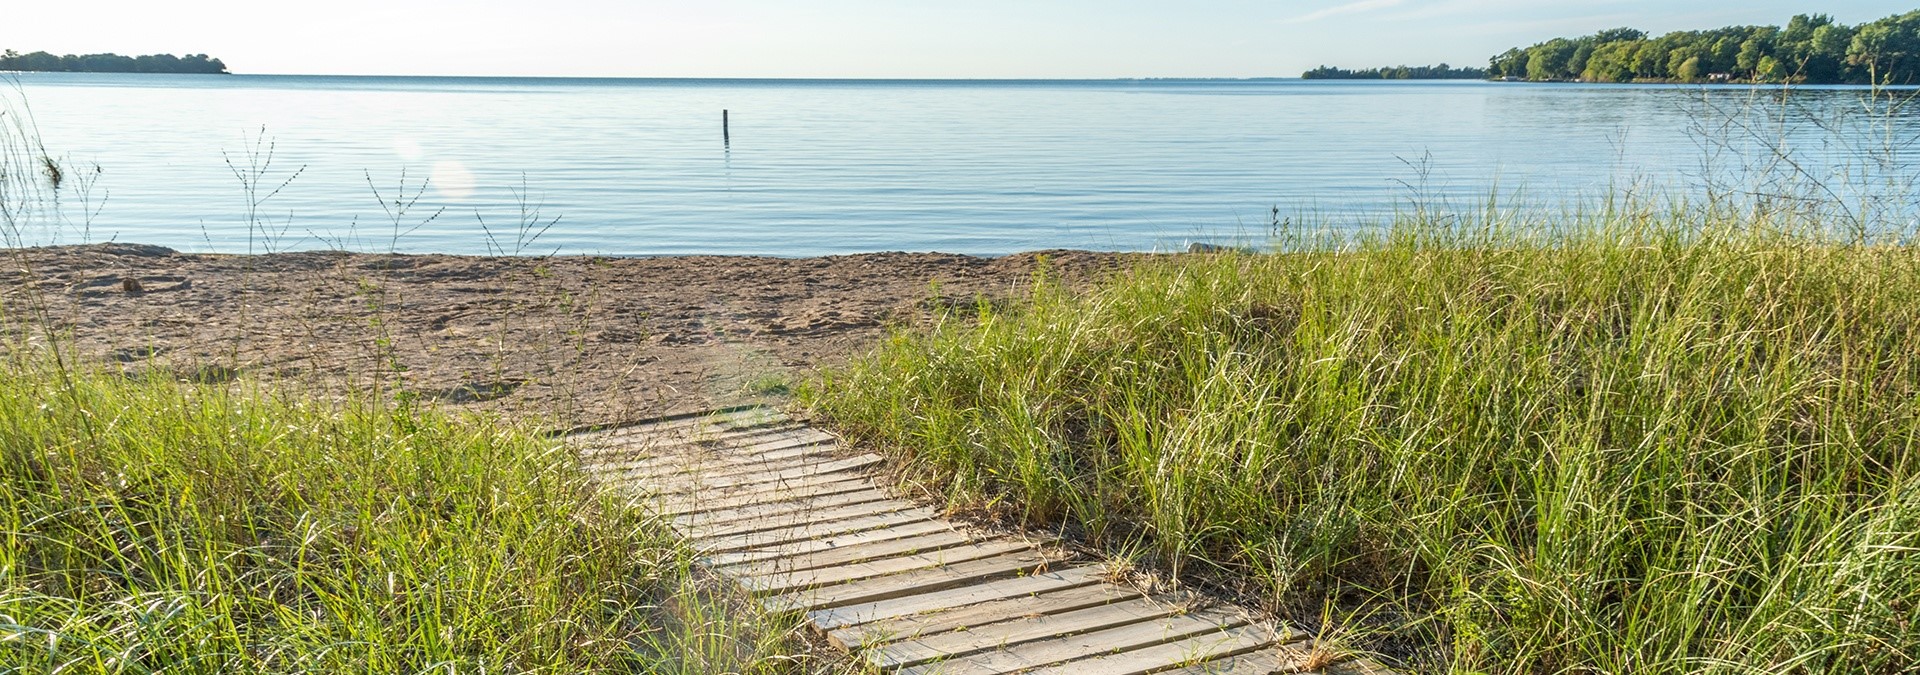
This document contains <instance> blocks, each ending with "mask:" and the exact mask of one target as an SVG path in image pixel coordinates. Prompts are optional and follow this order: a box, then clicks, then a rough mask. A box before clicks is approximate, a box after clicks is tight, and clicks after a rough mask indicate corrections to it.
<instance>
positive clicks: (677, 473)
mask: <svg viewBox="0 0 1920 675" xmlns="http://www.w3.org/2000/svg"><path fill="white" fill-rule="evenodd" d="M836 449H837V448H836V447H835V446H831V445H820V446H804V447H802V448H794V449H790V450H787V451H782V452H781V453H779V454H778V455H777V456H772V457H765V458H761V457H751V458H732V459H731V460H724V459H719V458H716V457H715V456H712V455H706V454H690V455H675V456H668V457H656V458H650V459H648V460H646V461H638V462H627V463H625V464H627V466H609V467H599V468H596V469H595V471H597V472H598V473H599V474H600V475H602V476H604V477H606V478H610V479H619V480H623V481H642V482H648V483H664V482H670V481H680V480H687V479H693V478H706V479H718V478H726V477H730V476H736V475H740V474H745V473H759V472H770V471H783V470H786V469H791V468H795V467H800V466H805V465H808V464H817V463H821V462H828V461H832V460H835V459H838V457H837V456H836V455H835V453H834V450H836ZM702 452H705V451H702Z"/></svg>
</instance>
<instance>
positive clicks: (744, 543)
mask: <svg viewBox="0 0 1920 675" xmlns="http://www.w3.org/2000/svg"><path fill="white" fill-rule="evenodd" d="M939 515H940V514H938V513H934V512H933V510H932V509H925V508H912V509H907V510H905V511H894V512H891V513H881V514H878V515H872V516H862V517H859V518H847V519H843V520H833V521H828V522H824V523H808V524H806V525H801V526H799V527H789V528H783V529H778V530H767V531H765V532H748V533H746V534H735V535H729V536H725V537H714V538H711V539H700V538H695V540H694V544H695V548H698V549H699V550H700V552H701V553H703V554H708V555H712V554H716V553H730V552H734V551H745V550H749V549H760V548H765V547H769V546H778V545H781V544H789V543H794V542H802V541H809V540H816V539H822V538H825V537H832V536H835V535H842V534H853V533H856V532H860V531H861V530H878V529H882V528H887V527H893V526H896V525H905V524H907V523H913V522H919V521H923V520H933V519H934V518H937V517H939Z"/></svg>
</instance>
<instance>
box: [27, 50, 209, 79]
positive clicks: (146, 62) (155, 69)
mask: <svg viewBox="0 0 1920 675" xmlns="http://www.w3.org/2000/svg"><path fill="white" fill-rule="evenodd" d="M0 70H15V71H32V72H43V73H194V74H224V73H226V72H227V64H225V63H221V62H220V59H216V58H211V57H208V56H207V55H206V54H188V55H186V56H174V55H172V54H147V55H144V56H122V55H120V54H81V55H78V56H76V55H73V54H68V55H65V56H56V55H54V54H49V53H47V52H33V53H29V54H21V53H19V52H16V51H14V50H11V49H9V50H6V51H5V52H3V53H0Z"/></svg>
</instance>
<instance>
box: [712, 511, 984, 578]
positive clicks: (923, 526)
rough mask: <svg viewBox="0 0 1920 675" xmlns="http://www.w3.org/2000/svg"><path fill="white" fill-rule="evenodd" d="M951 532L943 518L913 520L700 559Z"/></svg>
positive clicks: (718, 560)
mask: <svg viewBox="0 0 1920 675" xmlns="http://www.w3.org/2000/svg"><path fill="white" fill-rule="evenodd" d="M953 531H954V529H953V526H952V525H949V524H947V523H946V522H945V521H940V520H923V521H920V522H916V523H908V524H906V525H899V526H895V527H887V528H881V529H878V530H868V531H865V532H855V533H853V534H846V535H841V536H837V537H826V538H823V539H814V540H812V541H797V542H793V543H788V544H780V545H778V546H763V547H759V548H754V549H751V550H746V551H734V552H732V553H718V554H713V555H709V556H706V557H705V559H704V560H703V561H702V562H703V563H704V564H706V565H708V566H711V567H718V566H723V565H729V564H733V563H741V562H754V561H761V560H769V559H773V558H784V557H788V556H794V555H800V554H805V553H814V552H817V551H829V550H833V549H837V548H841V547H846V546H856V545H860V544H865V543H869V542H876V541H888V540H893V539H904V538H906V537H914V536H919V535H925V534H933V533H937V532H953Z"/></svg>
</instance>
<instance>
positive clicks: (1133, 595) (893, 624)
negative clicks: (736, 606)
mask: <svg viewBox="0 0 1920 675" xmlns="http://www.w3.org/2000/svg"><path fill="white" fill-rule="evenodd" d="M1144 597H1146V596H1144V595H1141V594H1140V592H1139V591H1136V590H1133V589H1131V588H1125V587H1122V586H1117V585H1114V584H1092V585H1088V586H1078V587H1075V588H1068V589H1065V590H1059V591H1053V592H1050V593H1041V594H1039V595H1033V596H1022V597H1014V598H1006V599H1002V600H993V601H990V602H982V603H979V604H974V605H967V606H964V607H956V608H954V609H949V610H944V611H939V612H930V613H927V614H916V615H911V616H903V617H898V618H894V619H887V620H884V621H874V622H870V623H863V624H858V625H853V626H847V627H845V628H839V629H836V630H833V631H829V632H828V633H827V640H828V641H831V642H832V643H833V644H835V645H836V646H839V647H840V648H841V649H846V650H849V651H851V650H854V649H858V648H861V647H866V646H871V645H878V644H886V643H888V642H897V641H900V640H909V639H913V638H917V637H921V636H926V635H938V634H940V633H944V632H947V631H952V630H960V629H963V628H964V629H968V630H971V629H973V628H975V627H978V626H987V625H991V624H995V623H999V622H1002V621H1010V620H1013V619H1019V618H1023V617H1029V616H1042V615H1046V614H1057V613H1060V612H1071V611H1073V610H1076V609H1084V608H1087V607H1098V606H1100V605H1105V604H1108V603H1114V602H1125V601H1128V600H1137V599H1140V598H1144Z"/></svg>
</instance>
